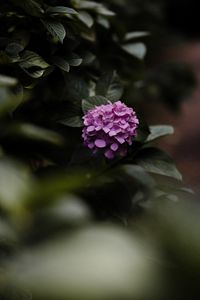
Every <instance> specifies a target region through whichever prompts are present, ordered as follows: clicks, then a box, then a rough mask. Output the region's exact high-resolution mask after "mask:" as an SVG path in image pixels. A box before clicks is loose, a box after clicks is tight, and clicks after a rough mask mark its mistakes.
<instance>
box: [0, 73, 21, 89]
mask: <svg viewBox="0 0 200 300" xmlns="http://www.w3.org/2000/svg"><path fill="white" fill-rule="evenodd" d="M16 84H17V79H16V78H13V77H8V76H5V75H1V74H0V87H2V86H3V87H13V86H15V85H16Z"/></svg>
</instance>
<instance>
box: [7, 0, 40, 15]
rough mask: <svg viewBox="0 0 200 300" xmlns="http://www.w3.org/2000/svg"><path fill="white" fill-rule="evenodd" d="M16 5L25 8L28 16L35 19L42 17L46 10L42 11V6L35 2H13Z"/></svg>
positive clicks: (26, 0)
mask: <svg viewBox="0 0 200 300" xmlns="http://www.w3.org/2000/svg"><path fill="white" fill-rule="evenodd" d="M12 2H14V3H15V4H16V5H18V6H20V7H21V8H23V10H24V11H26V12H27V13H28V14H30V15H31V16H34V17H40V16H41V15H42V14H43V13H44V10H43V9H42V7H41V5H40V4H39V3H38V2H37V1H34V0H12Z"/></svg>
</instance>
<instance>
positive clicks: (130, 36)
mask: <svg viewBox="0 0 200 300" xmlns="http://www.w3.org/2000/svg"><path fill="white" fill-rule="evenodd" d="M149 34H150V33H149V32H146V31H133V32H127V33H126V34H125V37H124V40H125V41H130V40H133V39H137V38H141V37H144V36H148V35H149Z"/></svg>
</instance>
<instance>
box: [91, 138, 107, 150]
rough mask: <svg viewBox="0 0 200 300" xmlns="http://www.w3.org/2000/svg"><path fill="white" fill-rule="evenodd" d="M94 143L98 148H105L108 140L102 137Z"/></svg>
mask: <svg viewBox="0 0 200 300" xmlns="http://www.w3.org/2000/svg"><path fill="white" fill-rule="evenodd" d="M94 143H95V146H96V147H97V148H104V147H105V146H106V142H105V141H104V140H101V139H97V140H96V141H95V142H94Z"/></svg>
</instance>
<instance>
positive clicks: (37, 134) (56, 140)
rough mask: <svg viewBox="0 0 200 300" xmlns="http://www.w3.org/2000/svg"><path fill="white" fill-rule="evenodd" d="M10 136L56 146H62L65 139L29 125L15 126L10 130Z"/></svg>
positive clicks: (52, 132)
mask: <svg viewBox="0 0 200 300" xmlns="http://www.w3.org/2000/svg"><path fill="white" fill-rule="evenodd" d="M9 134H12V135H14V136H15V137H18V138H19V137H21V138H25V139H26V140H32V141H39V142H44V143H50V144H54V145H62V144H63V143H64V140H63V138H62V137H61V136H60V135H59V134H58V133H56V132H54V131H51V130H48V129H45V128H42V127H39V126H36V125H33V124H28V123H23V124H15V125H14V126H13V127H12V126H11V127H10V129H9Z"/></svg>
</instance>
